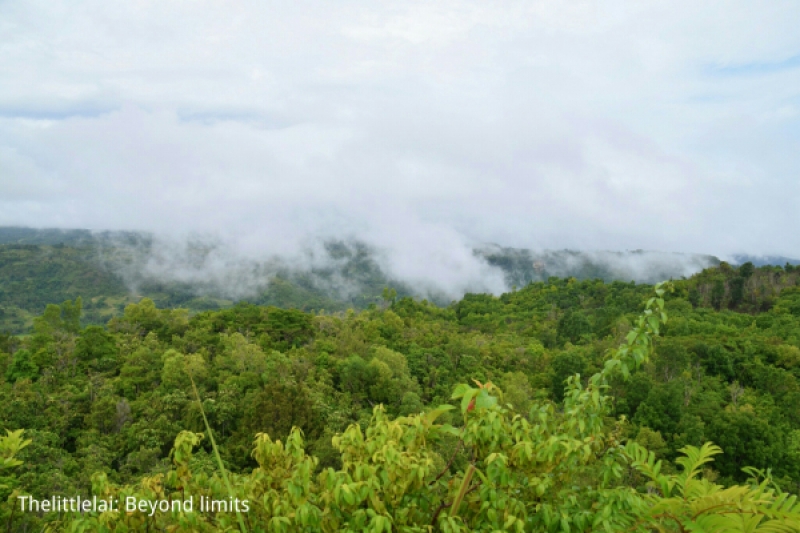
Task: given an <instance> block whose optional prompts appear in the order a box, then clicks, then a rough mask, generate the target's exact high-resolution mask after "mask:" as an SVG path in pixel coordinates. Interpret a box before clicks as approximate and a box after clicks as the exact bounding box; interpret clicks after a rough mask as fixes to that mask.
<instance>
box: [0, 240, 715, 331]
mask: <svg viewBox="0 0 800 533" xmlns="http://www.w3.org/2000/svg"><path fill="white" fill-rule="evenodd" d="M317 244H318V246H317V247H316V249H314V250H311V249H308V250H305V252H304V253H303V254H301V256H300V257H294V258H287V257H281V256H274V257H266V258H264V257H262V258H261V259H254V258H252V257H249V258H248V257H243V256H240V255H238V253H237V251H236V250H234V249H230V248H227V247H225V245H223V244H221V243H219V242H216V241H208V240H202V239H196V240H179V241H175V242H173V241H170V242H162V241H160V240H159V239H157V238H156V237H154V236H153V235H150V234H147V233H137V232H90V231H88V230H60V229H34V228H21V227H0V332H2V331H6V332H12V333H17V334H21V333H24V332H25V331H26V330H28V329H29V328H30V327H31V326H32V324H33V318H34V317H35V316H38V315H41V314H42V313H43V312H44V309H45V306H46V305H47V304H48V303H53V302H61V301H64V300H68V299H70V300H74V299H75V298H77V297H78V296H80V297H81V298H82V299H83V318H82V320H83V323H84V324H98V325H103V324H105V323H106V322H108V321H109V320H110V319H111V318H113V317H118V316H120V315H121V314H122V312H123V310H124V309H125V306H126V305H128V304H130V303H135V302H137V301H139V299H141V298H142V297H147V298H149V299H151V300H153V302H155V303H156V305H157V306H158V307H162V308H166V307H169V308H175V307H181V308H184V309H187V310H188V311H189V313H190V315H194V314H195V313H198V312H201V311H207V310H214V309H222V308H226V307H230V306H231V305H233V304H235V303H236V302H240V301H247V302H250V303H254V304H257V305H274V306H277V307H284V308H295V309H301V310H304V311H319V310H322V309H324V310H327V311H343V310H346V309H349V308H353V309H365V308H367V307H368V306H369V305H370V304H372V303H376V302H377V301H379V300H380V295H381V291H382V290H383V288H384V287H386V286H392V287H394V288H395V289H396V290H397V292H398V293H399V294H400V295H401V296H416V297H420V298H427V299H428V300H430V301H433V302H435V303H437V304H439V305H442V306H446V305H447V304H449V303H450V302H451V301H452V299H453V298H454V297H455V296H454V295H453V294H452V290H450V291H447V290H444V288H443V287H440V286H437V283H436V282H430V283H424V284H420V283H419V282H417V283H416V284H415V283H413V282H411V281H408V280H405V279H399V277H398V276H397V275H393V274H391V273H390V272H389V270H391V268H388V267H387V265H386V258H385V257H383V256H381V253H382V252H381V251H380V250H377V249H375V248H374V247H371V246H368V245H366V244H364V243H362V242H357V241H348V242H344V241H326V242H324V243H317ZM473 256H474V257H473V258H472V259H473V260H474V261H476V262H477V263H479V264H481V265H482V266H483V267H484V268H485V270H486V272H485V275H487V276H488V277H492V276H494V278H496V280H497V281H500V285H499V286H502V285H503V281H502V280H504V281H505V286H506V287H508V288H509V289H510V288H512V287H523V286H525V285H527V284H528V283H531V282H537V281H547V279H549V278H550V277H551V276H557V277H575V278H576V279H579V280H583V279H602V280H604V281H606V282H611V281H617V280H622V281H632V280H636V281H639V282H646V283H650V282H656V281H660V280H663V279H678V278H681V277H683V276H688V275H690V274H693V273H695V272H698V271H700V270H702V269H703V268H705V267H709V266H716V265H718V264H719V260H718V259H717V258H715V257H712V256H703V255H685V254H666V253H656V252H643V251H641V250H639V251H633V252H592V253H587V252H577V251H570V250H559V251H543V252H533V251H531V250H525V249H515V248H503V247H499V246H483V247H481V248H478V249H475V250H473ZM465 283H466V282H465ZM471 283H472V285H474V286H472V285H469V283H466V284H465V285H464V286H463V287H460V288H459V289H458V290H457V291H456V292H457V294H459V295H460V294H463V292H464V290H468V291H469V290H471V291H473V292H475V291H484V290H486V288H485V285H484V284H483V283H482V280H480V279H472V280H471ZM422 285H424V287H423V286H422ZM471 286H472V288H471V289H470V287H471ZM493 290H495V291H499V290H500V289H499V288H498V286H494V289H493Z"/></svg>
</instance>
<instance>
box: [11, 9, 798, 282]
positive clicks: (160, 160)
mask: <svg viewBox="0 0 800 533" xmlns="http://www.w3.org/2000/svg"><path fill="white" fill-rule="evenodd" d="M798 27H800V2H798V1H797V0H786V1H759V2H755V1H752V2H745V1H738V0H725V1H721V0H720V1H715V0H707V1H703V2H697V1H696V0H692V1H684V0H668V1H667V0H664V1H648V0H639V1H635V2H634V1H631V2H615V1H608V0H606V1H603V2H600V1H580V0H570V1H564V0H553V1H534V0H529V1H523V2H518V1H513V0H509V1H504V2H487V1H485V0H480V1H469V0H459V1H431V0H426V1H419V2H415V1H408V0H406V1H403V2H376V1H364V0H337V1H329V2H313V1H303V0H293V1H284V2H268V1H249V2H248V1H231V2H221V1H217V2H206V1H170V0H158V1H151V2H149V1H128V2H110V1H108V0H102V1H85V2H77V1H69V2H59V1H56V0H46V1H44V0H43V1H37V0H26V1H22V2H12V1H7V0H0V225H32V226H39V227H53V226H56V227H69V228H77V227H80V228H90V229H141V230H152V231H156V232H165V233H173V234H174V233H177V234H181V233H187V232H201V233H208V234H215V235H220V236H222V237H224V238H234V237H235V240H236V242H237V243H238V245H239V246H241V247H244V248H247V249H250V250H261V249H267V248H269V249H270V250H272V251H275V250H285V249H291V247H292V246H293V243H295V242H297V241H298V240H301V239H303V238H306V237H308V236H318V235H322V236H331V235H333V236H353V235H354V236H358V237H360V238H364V239H366V240H368V241H370V242H382V243H385V244H386V245H387V246H388V247H394V248H395V249H397V250H400V251H402V250H418V249H423V250H425V253H426V254H428V255H431V254H436V253H438V252H437V250H439V251H442V253H444V254H449V253H451V252H450V251H448V246H449V245H455V244H457V243H473V242H495V243H499V244H502V245H510V246H524V247H533V248H551V249H552V248H557V249H558V248H566V247H569V248H578V249H608V250H625V249H637V248H644V249H651V250H663V251H682V252H699V253H712V254H717V255H725V254H729V253H735V252H748V253H757V254H758V253H780V254H784V255H789V256H795V257H797V256H800V232H799V231H798V222H800V214H798V213H800V209H799V208H800V31H798ZM462 252H463V249H462ZM445 263H446V261H445ZM445 266H446V265H445ZM414 268H425V265H418V266H417V267H414Z"/></svg>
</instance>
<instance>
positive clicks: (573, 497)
mask: <svg viewBox="0 0 800 533" xmlns="http://www.w3.org/2000/svg"><path fill="white" fill-rule="evenodd" d="M798 280H800V269H797V268H795V267H793V266H792V265H787V266H786V267H755V266H754V265H752V264H750V263H746V264H744V265H741V266H739V267H734V266H731V265H728V264H727V263H721V264H720V265H719V266H718V267H714V268H708V269H705V270H703V271H702V272H700V273H698V274H696V275H694V276H692V277H690V278H688V279H686V280H676V281H675V282H673V287H672V290H671V291H667V292H664V291H663V289H659V291H661V292H660V296H658V297H657V298H650V295H651V294H652V291H653V286H652V285H649V284H637V283H635V282H619V281H616V282H611V283H606V282H604V281H603V280H600V279H594V280H577V279H575V278H555V277H551V278H549V279H548V280H547V281H539V282H533V283H530V284H528V285H526V286H525V287H519V288H516V289H515V290H512V291H510V292H507V293H504V294H502V295H499V296H494V295H490V294H478V293H475V294H467V295H465V296H464V297H463V298H462V299H460V300H457V301H455V302H453V303H451V304H449V305H446V306H439V305H436V304H434V303H431V302H430V301H426V300H420V299H414V298H412V297H409V296H403V295H402V294H399V291H395V290H391V289H388V288H386V287H384V289H383V290H381V293H380V296H379V297H378V298H377V299H375V300H374V301H372V302H371V303H370V304H368V305H367V306H366V307H365V309H364V310H362V311H341V312H340V311H334V312H331V311H316V312H306V311H303V310H300V309H288V308H280V307H275V306H261V305H255V304H251V303H239V304H236V305H232V306H230V307H227V308H224V309H215V310H206V311H199V312H197V311H193V312H189V311H188V310H186V309H181V308H179V307H176V308H165V307H161V306H158V305H156V304H155V303H154V302H153V300H151V299H149V298H143V299H141V300H139V301H138V302H136V303H129V304H127V305H125V307H124V310H123V311H122V312H121V313H120V314H119V316H115V317H113V318H111V319H110V320H108V321H107V323H105V324H101V325H87V321H86V315H85V313H84V306H85V303H84V302H85V300H84V299H83V298H75V299H71V300H68V301H65V302H63V303H61V304H59V305H55V304H49V305H47V306H46V308H45V310H44V312H43V313H41V314H40V315H38V316H36V317H35V318H34V319H33V322H32V326H31V328H30V329H28V330H26V331H25V334H24V335H20V336H17V335H9V334H5V335H3V336H2V337H0V405H3V406H7V408H5V409H3V410H2V414H0V431H2V432H3V433H5V432H6V431H10V432H12V433H9V434H8V435H9V437H7V439H6V441H4V442H5V443H6V444H4V446H6V447H7V448H8V449H9V450H11V449H12V448H13V447H15V451H14V452H13V453H11V452H7V453H8V456H9V457H13V458H14V461H19V462H20V463H19V464H17V463H14V464H13V465H12V466H9V467H8V468H7V469H6V470H5V472H6V473H4V474H2V475H4V476H5V477H4V478H2V480H0V481H2V483H1V484H2V485H3V488H2V489H0V490H2V493H0V498H1V499H2V500H4V501H7V502H8V503H7V504H6V505H5V506H4V507H3V511H2V513H1V514H0V521H2V522H3V523H5V524H8V527H12V528H15V529H19V528H24V527H27V528H32V527H38V525H39V524H43V523H50V524H51V526H52V527H54V528H56V529H57V530H60V529H62V528H63V529H65V530H66V529H68V528H69V527H84V528H89V529H90V530H103V528H107V529H108V530H110V531H111V530H121V529H120V528H125V527H127V528H128V530H137V531H138V530H145V529H146V528H147V527H173V526H178V525H179V524H182V523H184V522H182V520H190V522H186V523H185V524H190V523H195V522H191V520H195V521H197V520H200V522H197V524H200V523H202V524H203V525H202V527H203V528H207V529H206V530H208V531H216V530H224V528H226V527H235V528H239V525H237V524H238V518H239V517H237V516H236V514H235V513H212V514H195V515H191V516H194V517H195V518H191V519H190V518H187V517H188V516H189V515H186V516H184V515H181V514H178V515H176V514H174V513H173V514H169V513H166V514H159V515H157V516H155V517H150V518H148V517H147V516H146V514H139V513H133V514H121V515H102V514H99V515H94V514H91V513H90V514H88V515H85V516H82V517H79V516H66V517H65V516H56V515H52V514H47V513H38V514H37V513H19V512H17V513H15V511H14V506H13V505H12V503H15V502H16V503H18V499H17V496H19V495H23V494H24V495H32V496H33V497H35V498H46V497H49V495H51V494H53V493H57V494H64V495H74V494H80V495H83V496H84V497H89V496H91V495H93V494H94V495H106V496H109V495H115V497H119V496H120V495H124V494H137V495H138V496H139V497H142V498H159V497H164V498H167V497H168V498H173V497H175V498H177V495H176V494H177V493H175V491H176V490H178V491H180V490H183V491H186V490H189V491H194V492H193V493H194V494H208V495H211V496H214V497H215V498H227V497H228V495H229V493H228V490H227V489H226V488H225V484H224V483H223V482H222V477H221V476H223V472H225V474H224V475H229V476H230V479H231V480H232V481H231V483H232V489H231V490H233V491H234V493H235V496H236V497H237V498H239V499H247V498H249V499H252V498H254V497H257V499H258V501H259V502H261V503H258V504H257V506H256V507H254V509H255V511H253V512H252V513H249V514H248V513H245V515H244V516H243V517H242V519H243V520H249V521H250V522H248V523H246V524H245V528H247V529H248V530H258V528H259V527H264V528H266V529H269V530H275V531H281V530H285V531H293V530H297V528H306V529H308V530H318V531H339V530H341V529H342V528H345V529H346V528H348V527H349V528H351V529H352V528H355V529H354V530H362V529H365V528H366V529H370V528H372V529H374V530H379V528H384V530H387V531H390V530H391V528H392V527H393V526H391V524H406V525H405V526H403V527H406V528H407V530H408V531H417V530H419V531H427V529H425V528H426V527H433V528H434V529H438V530H441V531H466V530H487V531H488V530H498V529H499V530H518V531H529V530H530V531H534V530H536V531H538V530H552V531H556V530H562V531H573V530H580V531H584V530H585V531H589V530H593V529H595V528H596V527H597V526H596V524H599V523H602V521H603V520H604V519H605V520H608V521H609V522H608V527H609V528H611V529H612V530H617V529H620V530H621V529H629V528H634V529H639V528H643V529H648V528H650V527H651V526H652V524H654V523H656V522H657V523H660V524H662V526H661V527H665V528H666V530H671V529H672V528H673V527H677V526H676V524H678V523H680V524H682V526H681V527H684V526H687V525H691V524H696V523H697V524H699V523H700V522H697V520H700V521H701V522H702V521H703V520H706V519H707V520H710V522H709V523H710V524H712V525H711V526H709V528H710V529H709V530H713V531H722V530H726V531H727V530H730V528H733V529H734V530H736V528H737V527H739V526H735V525H733V526H732V525H731V524H730V523H729V522H726V521H725V520H727V519H726V518H725V516H727V515H725V514H724V513H722V514H720V515H718V514H715V511H713V509H711V508H710V507H713V506H712V505H711V504H708V505H709V510H708V511H702V513H701V515H702V516H700V515H698V516H695V515H696V513H697V512H698V509H700V508H704V507H702V506H703V505H706V503H702V502H710V501H711V500H708V498H711V499H713V498H717V499H718V500H719V499H720V498H722V500H724V501H726V502H728V503H726V504H725V505H731V506H733V507H732V508H735V509H737V510H736V511H735V512H736V513H737V516H740V517H742V519H745V518H747V517H751V518H753V519H757V520H759V521H766V522H764V525H765V526H766V525H767V524H770V523H773V522H772V521H774V520H778V522H774V524H773V525H772V526H770V527H788V528H789V529H788V530H792V527H794V526H792V524H794V523H795V522H792V520H795V519H796V518H794V517H795V516H796V514H793V513H796V510H793V509H794V508H790V507H786V508H785V512H784V511H781V512H784V514H775V513H774V512H773V511H770V510H769V509H772V508H773V507H774V505H783V504H779V503H776V502H780V501H784V500H783V499H785V498H786V497H787V496H781V495H780V494H783V493H785V494H797V493H798V491H800V485H798V479H800V470H799V469H800V411H798V406H800V386H798V378H800V375H798V372H799V371H800V347H799V346H798V339H799V338H800V288H799V287H798ZM649 298H650V299H649ZM648 299H649V300H648ZM662 299H663V301H662ZM645 302H649V303H648V305H649V306H650V308H652V309H651V310H650V311H649V313H650V314H645V315H643V317H644V318H637V317H639V315H640V313H641V312H642V309H643V304H644V303H645ZM653 306H656V307H653ZM662 312H663V313H664V315H663V316H662V315H661V313H662ZM652 313H655V314H654V315H653V314H652ZM667 316H668V320H666V322H664V318H665V317H667ZM648 317H650V318H648ZM651 319H652V320H655V321H652V320H651ZM618 346H622V348H619V350H617V347H618ZM609 354H617V355H614V356H613V357H611V359H609V357H610V355H609ZM631 357H633V359H630V358H631ZM613 361H621V362H618V363H613ZM609 364H611V365H612V367H613V368H612V367H609ZM616 365H622V366H619V368H617V366H616ZM598 380H599V381H598ZM193 382H194V385H193ZM195 386H196V390H195ZM593 390H597V394H600V395H601V396H596V395H595V393H594V392H592V391H593ZM587 394H588V396H585V395H587ZM592 398H596V399H595V400H592ZM598 398H599V399H598ZM198 400H199V401H198ZM587 402H588V403H587ZM596 402H599V403H596ZM453 403H454V405H455V409H452V410H451V409H449V408H442V409H440V408H439V407H438V406H441V405H447V404H453ZM459 406H460V407H459ZM420 413H423V414H421V415H419V414H420ZM568 413H573V414H568ZM417 415H419V416H417ZM204 417H205V420H207V424H208V426H206V422H205V421H204ZM542 417H544V418H542ZM575 424H579V425H575ZM580 424H585V425H580ZM19 430H24V433H15V432H18V431H19ZM209 430H210V431H211V432H212V433H213V436H214V437H215V442H216V445H217V446H216V449H215V447H214V446H211V441H210V439H209V437H208V431H209ZM541 431H545V433H544V434H542V433H541ZM13 435H16V437H13ZM257 435H259V436H257ZM391 435H394V437H390V436H391ZM8 439H11V440H8ZM13 439H16V440H13ZM22 439H27V440H29V441H30V442H29V443H28V444H27V445H26V446H22V445H21V443H23V442H24V441H23V440H22ZM254 439H255V441H254ZM386 439H389V440H386ZM398 439H399V440H398ZM542 439H544V440H542ZM548 439H551V440H548ZM552 439H556V440H555V441H553V440H552ZM587 439H588V440H587ZM557 442H562V443H563V444H553V443H557ZM706 442H712V443H714V445H715V446H718V447H719V448H716V447H714V446H711V447H709V446H705V447H704V443H706ZM14 443H16V444H14ZM414 443H416V444H414ZM547 443H550V444H547ZM569 443H573V444H569ZM551 445H552V446H555V448H552V451H551V452H547V451H545V450H548V449H549V448H547V447H548V446H551ZM376 446H377V448H376ZM386 446H389V448H385V447H386ZM382 447H383V448H382ZM584 447H586V448H585V449H584ZM529 448H530V450H531V451H530V452H525V451H524V450H528V449H529ZM377 449H386V450H390V449H391V450H395V451H392V452H391V454H398V455H391V454H390V452H389V451H386V452H385V453H387V454H390V455H387V456H386V457H385V459H381V460H380V461H378V460H377V459H375V456H373V455H372V454H373V453H375V450H377ZM369 450H373V451H369ZM536 450H538V451H536ZM646 450H649V451H646ZM217 453H218V455H219V459H220V460H221V462H222V464H223V465H224V469H225V470H224V471H223V470H220V468H219V466H218V464H217V462H216V459H215V456H216V455H217ZM526 453H531V454H533V455H525V454H526ZM551 453H555V455H549V454H551ZM520 454H522V455H520ZM541 454H544V455H541ZM560 454H566V455H560ZM574 454H577V455H574ZM585 454H588V455H585ZM390 457H395V458H393V459H390ZM579 457H580V458H581V459H580V460H579V459H578V458H579ZM401 458H402V459H401ZM712 459H713V462H712ZM376 461H377V462H376ZM496 461H500V462H496ZM9 465H11V463H9ZM278 465H283V466H280V467H279V466H278ZM548 465H549V466H548ZM656 465H658V466H656ZM749 467H752V468H755V469H758V470H757V471H756V470H747V469H746V468H749ZM276 469H277V470H276ZM363 469H366V470H363ZM359 472H361V473H359ZM413 472H416V473H413ZM548 472H549V473H548ZM556 473H557V474H556ZM264 476H266V477H264ZM298 476H300V477H298ZM382 476H389V477H388V478H384V477H382ZM408 476H410V477H408ZM609 476H610V477H609ZM665 476H666V477H665ZM681 476H684V477H681ZM686 476H689V478H687V477H686ZM695 478H696V482H697V483H699V485H697V486H698V487H703V488H702V490H701V489H699V488H698V489H696V490H700V492H691V495H689V494H688V493H686V495H685V497H686V498H689V499H690V500H691V501H692V502H694V503H691V505H690V507H687V509H686V510H685V511H684V510H681V508H679V506H680V505H683V504H682V503H681V504H679V502H683V501H684V500H683V499H682V498H683V496H676V497H677V498H678V499H675V500H673V499H670V498H672V496H675V494H673V493H672V491H673V490H678V489H677V488H675V489H666V488H664V487H667V486H673V487H679V486H681V487H683V488H681V489H680V490H688V489H687V488H686V487H687V486H686V485H680V483H687V482H688V481H687V479H695ZM701 478H702V479H701ZM385 479H404V480H406V481H403V484H401V485H398V486H397V487H398V488H399V487H403V488H402V490H401V492H396V489H394V488H392V487H393V486H394V485H395V484H394V483H388V484H387V482H385V481H381V480H385ZM576 479H581V480H584V481H582V482H581V486H585V488H584V489H575V488H571V487H572V486H573V485H572V484H574V480H576ZM303 480H305V481H303ZM370 480H373V481H370ZM570 480H572V481H570ZM680 480H683V481H680ZM764 480H766V481H764ZM264 483H266V485H264ZM376 483H377V484H376ZM664 483H666V485H663V486H662V485H661V484H664ZM670 483H672V484H673V485H670ZM675 483H678V485H674V484H675ZM692 483H694V481H693V482H692ZM763 483H766V485H764V484H763ZM181 487H182V489H181ZM267 487H271V488H270V489H267ZM291 487H302V489H297V490H301V492H300V493H297V494H304V496H302V497H300V496H297V495H295V496H292V494H294V493H292V491H293V490H295V489H292V488H291ZM345 487H347V488H345ZM515 487H516V488H515ZM659 487H661V488H659ZM726 487H729V488H726ZM736 487H739V488H736ZM747 487H749V488H747ZM769 487H773V488H772V489H770V488H769ZM775 487H777V488H778V489H776V488H775ZM692 490H693V491H695V489H692ZM770 490H771V491H772V492H769V491H770ZM775 490H779V491H783V492H775ZM265 491H266V492H265ZM287 491H288V492H287ZM330 491H333V492H330ZM342 491H344V492H342ZM520 491H521V492H520ZM576 491H577V492H576ZM726 491H734V492H726ZM736 491H739V492H736ZM742 491H744V492H742ZM734 493H735V494H738V495H739V496H734ZM347 494H352V498H351V496H347ZM648 494H650V495H651V496H648ZM671 494H672V496H671ZM701 494H702V495H704V496H701ZM712 494H716V496H713V497H712ZM264 498H266V500H264ZM298 498H299V499H298ZM331 498H332V499H331ZM648 498H651V499H648ZM693 498H694V499H693ZM696 498H700V500H696V501H695V499H696ZM702 498H706V500H703V499H702ZM737 498H738V499H737ZM782 498H783V499H782ZM456 500H458V501H460V502H461V503H460V504H459V505H455V501H456ZM701 500H702V501H701ZM266 501H270V502H272V503H270V504H269V505H270V506H272V507H270V506H264V505H266V504H265V503H264V502H266ZM424 501H427V503H423V502H424ZM686 501H689V500H686ZM414 502H416V503H414ZM570 502H572V503H570ZM670 502H672V503H670ZM765 502H767V503H765ZM487 504H488V505H489V507H486V505H487ZM671 505H675V506H678V507H675V508H673V509H672V511H670V512H674V513H675V516H676V517H677V518H676V520H677V522H676V521H672V522H670V521H669V520H668V521H666V522H663V523H662V522H661V520H662V519H661V518H659V516H661V515H658V513H656V515H658V516H655V515H653V514H652V513H649V511H648V510H651V509H658V508H662V507H663V506H671ZM687 505H689V504H687ZM787 505H788V504H787ZM570 506H572V507H570ZM691 506H695V507H691ZM697 506H700V507H697ZM765 506H766V507H765ZM690 508H693V509H695V510H694V511H690V510H689V509H690ZM290 509H293V510H290ZM302 509H304V510H302ZM491 509H494V511H492V512H489V511H490V510H491ZM565 509H572V510H571V511H569V512H568V513H567V514H566V515H564V514H562V512H561V511H563V510H565ZM648 513H649V514H648ZM770 513H772V514H770ZM182 516H184V518H181V517H182ZM565 516H566V518H564V517H565ZM280 517H282V518H280ZM714 517H716V518H714ZM758 517H760V518H758ZM512 518H513V520H512ZM284 519H285V520H288V522H284ZM747 519H749V518H747ZM275 520H278V521H277V522H276V521H275ZM384 520H387V521H388V522H384ZM563 520H566V522H563ZM716 520H722V522H720V523H717V522H715V521H716ZM654 521H655V522H654ZM282 523H283V524H285V525H283V526H279V525H278V524H282ZM69 524H72V525H69ZM79 524H83V525H82V526H79ZM226 524H227V525H226ZM258 524H262V526H258ZM268 524H272V525H269V526H268ZM303 524H305V525H303ZM515 524H517V525H515ZM593 524H595V525H593ZM647 524H650V525H647ZM726 524H727V525H726ZM778 524H783V525H778ZM734 526H735V527H734ZM180 527H184V528H189V529H188V530H191V528H192V527H201V526H190V525H183V526H180ZM397 527H398V529H402V528H399V525H398V526H397ZM603 527H605V526H603ZM281 528H283V529H281ZM414 528H421V529H414ZM486 528H488V529H486ZM492 528H494V529H492ZM720 528H721V529H720ZM726 528H728V529H726Z"/></svg>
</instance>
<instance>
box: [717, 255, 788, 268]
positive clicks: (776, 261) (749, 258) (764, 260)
mask: <svg viewBox="0 0 800 533" xmlns="http://www.w3.org/2000/svg"><path fill="white" fill-rule="evenodd" d="M733 259H734V261H735V264H737V265H743V264H744V263H747V262H750V263H753V266H757V267H761V266H770V265H772V266H784V265H795V266H796V265H800V259H792V258H790V257H784V256H782V255H759V256H756V255H746V254H737V255H734V256H733Z"/></svg>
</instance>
